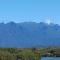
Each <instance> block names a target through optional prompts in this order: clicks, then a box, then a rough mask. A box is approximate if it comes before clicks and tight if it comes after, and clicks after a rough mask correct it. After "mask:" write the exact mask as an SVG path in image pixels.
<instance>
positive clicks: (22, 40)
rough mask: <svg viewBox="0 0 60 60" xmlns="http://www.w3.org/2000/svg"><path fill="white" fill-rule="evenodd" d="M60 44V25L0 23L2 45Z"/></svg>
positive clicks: (0, 42) (23, 46)
mask: <svg viewBox="0 0 60 60" xmlns="http://www.w3.org/2000/svg"><path fill="white" fill-rule="evenodd" d="M49 46H60V26H59V25H58V24H53V23H50V24H47V23H44V22H40V23H36V22H23V23H15V22H9V23H6V24H5V23H0V47H17V48H30V47H49Z"/></svg>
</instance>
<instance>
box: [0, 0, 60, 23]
mask: <svg viewBox="0 0 60 60" xmlns="http://www.w3.org/2000/svg"><path fill="white" fill-rule="evenodd" d="M10 21H14V22H18V23H19V22H41V21H43V22H47V23H50V22H53V23H58V24H60V0H0V22H5V23H6V22H10Z"/></svg>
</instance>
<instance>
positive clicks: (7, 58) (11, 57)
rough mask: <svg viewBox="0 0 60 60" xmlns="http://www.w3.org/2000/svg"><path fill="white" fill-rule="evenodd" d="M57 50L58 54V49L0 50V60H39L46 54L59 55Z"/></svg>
mask: <svg viewBox="0 0 60 60" xmlns="http://www.w3.org/2000/svg"><path fill="white" fill-rule="evenodd" d="M58 50H59V52H60V48H28V49H27V48H20V49H19V48H0V60H39V59H40V58H41V57H42V56H43V55H45V54H47V55H48V53H51V54H50V55H53V54H54V53H55V55H56V54H57V55H60V54H58V53H59V52H57V51H58ZM53 56H54V55H53Z"/></svg>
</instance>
